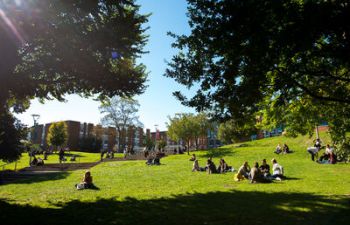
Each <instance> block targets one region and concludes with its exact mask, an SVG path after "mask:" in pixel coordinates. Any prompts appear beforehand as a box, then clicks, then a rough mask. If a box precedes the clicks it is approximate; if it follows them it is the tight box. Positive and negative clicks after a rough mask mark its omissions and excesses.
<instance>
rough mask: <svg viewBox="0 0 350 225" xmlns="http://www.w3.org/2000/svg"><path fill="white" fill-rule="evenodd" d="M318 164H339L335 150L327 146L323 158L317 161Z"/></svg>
mask: <svg viewBox="0 0 350 225" xmlns="http://www.w3.org/2000/svg"><path fill="white" fill-rule="evenodd" d="M317 162H318V163H322V164H335V163H337V155H336V154H335V153H334V149H333V148H332V147H331V146H330V145H329V144H327V146H326V150H325V151H324V153H323V154H322V155H321V157H320V158H319V159H318V160H317Z"/></svg>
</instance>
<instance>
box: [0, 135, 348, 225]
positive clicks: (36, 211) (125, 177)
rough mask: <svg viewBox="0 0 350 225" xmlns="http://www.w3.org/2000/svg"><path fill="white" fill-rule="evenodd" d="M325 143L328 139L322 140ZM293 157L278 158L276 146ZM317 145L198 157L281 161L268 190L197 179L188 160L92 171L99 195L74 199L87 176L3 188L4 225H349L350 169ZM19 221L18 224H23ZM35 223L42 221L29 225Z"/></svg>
mask: <svg viewBox="0 0 350 225" xmlns="http://www.w3.org/2000/svg"><path fill="white" fill-rule="evenodd" d="M322 135H323V136H321V138H322V139H323V140H324V142H327V140H329V139H328V137H327V136H326V134H325V133H322ZM285 142H286V143H287V144H288V145H289V146H290V148H291V149H292V150H294V153H292V154H289V155H275V154H274V153H273V151H274V148H275V146H276V145H277V144H278V143H281V144H283V143H285ZM309 145H312V139H309V138H308V137H298V138H296V139H289V138H286V137H274V138H268V139H264V140H258V141H253V142H247V143H245V145H244V147H237V146H236V145H231V146H224V147H221V148H219V149H213V150H208V151H198V152H196V154H197V156H198V157H199V160H200V165H201V166H204V164H205V160H206V159H207V158H208V157H209V156H213V157H214V162H215V163H218V160H219V158H220V157H223V158H225V160H226V161H227V162H228V163H229V165H232V166H233V167H234V168H236V169H237V168H238V167H239V166H240V165H241V164H242V163H243V162H244V161H248V162H249V163H250V165H252V164H253V162H255V161H258V162H260V161H261V160H262V159H263V158H266V159H268V160H271V159H272V158H276V159H277V160H278V162H279V163H280V164H281V165H283V166H284V168H285V173H286V176H287V177H288V178H289V179H288V180H285V181H282V182H274V183H271V184H249V183H248V182H247V181H242V182H235V181H234V180H233V173H227V174H223V175H221V174H213V175H208V174H206V173H203V172H202V173H199V172H197V173H192V172H191V167H192V163H191V162H189V161H188V159H189V157H188V156H187V155H174V156H169V157H166V158H164V159H162V160H161V163H162V165H161V166H146V165H145V163H144V162H142V161H126V162H105V163H101V164H99V165H98V166H96V167H94V168H92V169H91V172H92V175H93V176H94V183H95V184H96V186H97V187H98V188H99V190H83V191H77V190H75V189H74V187H73V185H74V184H75V183H77V182H79V181H80V180H81V177H82V174H83V172H84V171H74V172H68V173H64V174H61V175H50V176H48V177H47V179H41V180H36V178H34V179H31V180H22V181H19V182H18V183H16V184H8V185H2V186H0V196H1V200H0V209H1V214H0V221H6V223H5V224H31V223H35V224H105V225H106V224H180V223H183V224H337V225H339V224H348V222H349V220H350V216H349V215H350V213H349V212H350V201H349V195H350V176H349V175H350V165H349V164H336V165H320V164H317V163H314V162H312V161H311V160H310V156H309V155H308V153H307V152H306V150H305V149H306V147H307V146H309ZM19 215H20V216H19ZM32 218H40V220H35V221H31V219H32Z"/></svg>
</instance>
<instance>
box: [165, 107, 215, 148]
mask: <svg viewBox="0 0 350 225" xmlns="http://www.w3.org/2000/svg"><path fill="white" fill-rule="evenodd" d="M210 129H212V124H211V123H210V121H209V119H208V117H207V115H206V114H204V113H200V114H198V115H194V114H191V113H182V114H178V115H176V116H175V117H173V118H171V117H169V124H168V135H169V137H170V138H171V139H173V140H175V141H180V140H183V141H184V142H185V143H186V146H187V150H188V151H189V148H190V141H191V140H194V141H195V144H196V149H197V148H198V139H199V138H200V137H203V136H206V135H207V132H208V130H210Z"/></svg>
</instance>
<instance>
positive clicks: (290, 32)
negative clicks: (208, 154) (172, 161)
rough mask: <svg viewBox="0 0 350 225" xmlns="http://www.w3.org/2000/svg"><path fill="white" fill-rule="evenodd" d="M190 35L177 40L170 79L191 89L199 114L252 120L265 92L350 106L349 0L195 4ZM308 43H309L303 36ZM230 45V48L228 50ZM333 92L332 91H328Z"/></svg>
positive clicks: (190, 10)
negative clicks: (194, 88) (194, 90)
mask: <svg viewBox="0 0 350 225" xmlns="http://www.w3.org/2000/svg"><path fill="white" fill-rule="evenodd" d="M188 4H189V5H188V16H189V24H190V27H191V29H192V30H191V34H190V35H180V36H177V35H175V34H170V35H171V36H173V37H175V38H176V42H175V43H174V44H173V47H175V48H178V49H179V50H180V52H179V53H178V54H177V55H175V56H174V57H173V59H172V61H171V62H170V63H169V68H168V69H167V70H166V76H168V77H172V78H174V79H175V80H176V81H177V82H179V83H181V84H183V85H186V86H187V87H192V86H193V85H194V84H195V83H199V84H200V89H199V90H198V92H197V94H196V95H195V96H194V97H193V98H192V99H190V100H188V99H187V98H186V97H185V96H183V95H182V94H181V93H179V92H177V93H175V94H176V96H177V97H178V98H179V99H180V100H181V101H182V102H183V103H184V104H186V105H189V106H193V107H196V109H197V110H203V109H211V110H213V111H214V113H215V114H216V116H218V117H220V118H236V119H242V120H245V119H246V118H247V116H251V115H252V114H254V113H255V112H256V111H257V110H258V107H257V105H256V104H257V103H259V102H261V101H262V100H263V98H264V96H265V95H266V94H268V95H269V96H274V95H278V98H279V99H280V100H286V101H289V100H293V99H294V100H296V99H299V97H300V96H309V97H312V98H313V99H318V100H320V101H324V102H328V101H330V102H333V101H334V102H342V103H347V104H349V103H350V99H349V98H348V97H347V96H350V88H349V87H350V85H349V81H350V79H349V72H350V71H349V66H350V63H349V58H350V57H349V54H350V51H349V50H350V44H349V43H350V42H349V41H350V29H349V26H348V24H347V22H345V21H347V20H348V19H349V18H350V13H349V8H350V4H348V3H344V2H342V1H294V0H282V1H259V0H245V1H224V0H220V1H214V0H204V1H196V0H189V1H188ZM300 37H302V38H300ZM228 46H229V47H228ZM329 87H332V88H329Z"/></svg>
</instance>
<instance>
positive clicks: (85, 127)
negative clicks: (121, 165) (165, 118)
mask: <svg viewBox="0 0 350 225" xmlns="http://www.w3.org/2000/svg"><path fill="white" fill-rule="evenodd" d="M64 122H65V123H66V125H67V132H68V140H67V147H68V148H70V149H72V150H83V149H81V148H80V147H81V146H80V143H81V141H82V140H84V139H87V138H89V137H95V138H97V139H100V140H101V142H102V146H103V148H105V149H117V150H118V151H119V152H122V149H118V148H117V147H116V146H118V144H119V135H121V141H120V145H121V146H127V147H128V148H133V149H134V150H136V151H137V150H140V149H141V148H142V145H143V140H144V132H143V128H141V127H133V126H130V127H128V128H127V129H126V130H122V131H121V132H120V134H119V132H118V131H117V130H116V128H114V127H102V126H101V125H93V124H91V123H80V122H78V121H71V120H68V121H64ZM51 124H52V123H47V124H40V125H37V126H34V127H32V131H31V133H30V135H29V139H30V140H31V141H32V142H33V143H34V144H40V145H42V146H44V147H45V148H47V147H48V144H47V141H46V138H47V134H48V131H49V127H50V125H51ZM98 150H99V149H97V151H98Z"/></svg>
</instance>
